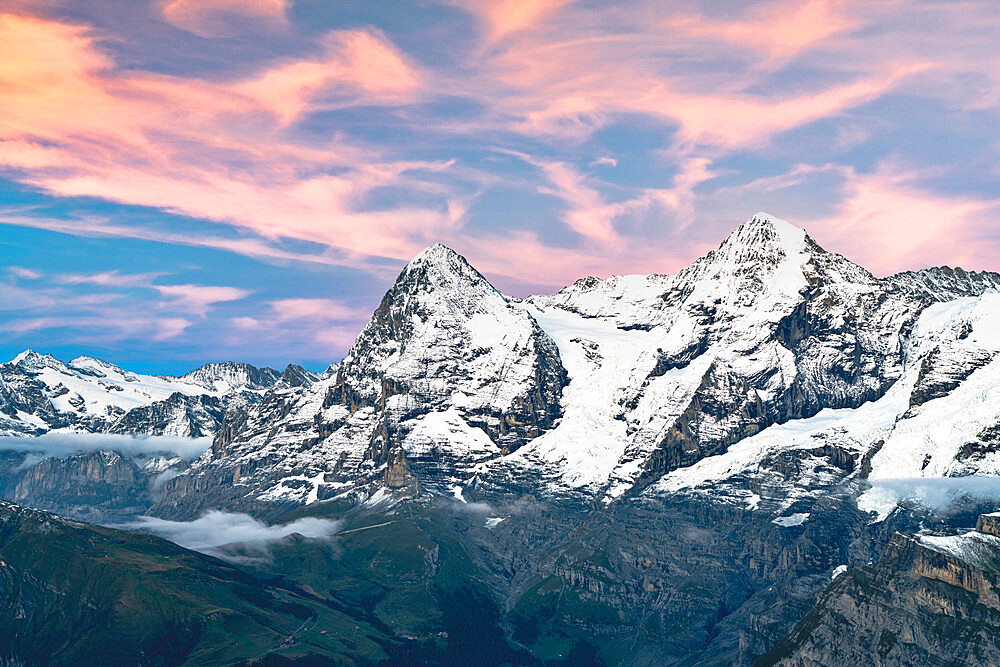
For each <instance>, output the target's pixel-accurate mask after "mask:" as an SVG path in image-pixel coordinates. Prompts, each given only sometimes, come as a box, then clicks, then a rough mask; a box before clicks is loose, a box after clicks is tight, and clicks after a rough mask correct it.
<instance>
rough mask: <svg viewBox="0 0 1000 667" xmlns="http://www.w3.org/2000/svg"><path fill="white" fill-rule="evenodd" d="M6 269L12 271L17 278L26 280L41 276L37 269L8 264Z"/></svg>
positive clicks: (36, 278)
mask: <svg viewBox="0 0 1000 667" xmlns="http://www.w3.org/2000/svg"><path fill="white" fill-rule="evenodd" d="M7 270H8V271H10V272H11V273H13V274H14V275H15V276H17V277H18V278H24V279H26V280H38V279H39V278H41V277H42V274H41V273H40V272H38V271H33V270H32V269H26V268H24V267H22V266H10V267H7Z"/></svg>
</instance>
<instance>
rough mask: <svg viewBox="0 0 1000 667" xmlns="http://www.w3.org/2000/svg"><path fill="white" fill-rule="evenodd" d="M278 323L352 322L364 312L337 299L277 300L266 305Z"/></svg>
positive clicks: (365, 312)
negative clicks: (306, 321) (303, 321)
mask: <svg viewBox="0 0 1000 667" xmlns="http://www.w3.org/2000/svg"><path fill="white" fill-rule="evenodd" d="M268 306H270V308H271V310H272V312H273V314H274V318H275V320H277V322H278V323H284V322H291V321H295V320H353V319H358V318H362V317H366V316H367V315H369V314H370V313H368V312H367V311H366V310H361V309H358V308H351V307H349V306H346V305H344V303H343V302H342V301H339V300H337V299H279V300H277V301H271V302H269V303H268Z"/></svg>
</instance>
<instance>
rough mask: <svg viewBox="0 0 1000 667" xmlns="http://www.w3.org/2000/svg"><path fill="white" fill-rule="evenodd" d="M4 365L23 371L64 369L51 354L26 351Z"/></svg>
mask: <svg viewBox="0 0 1000 667" xmlns="http://www.w3.org/2000/svg"><path fill="white" fill-rule="evenodd" d="M5 365H10V366H18V367H20V368H23V369H25V370H41V369H43V368H57V369H59V368H65V365H64V364H63V363H62V362H61V361H59V360H58V359H56V358H55V357H53V356H52V355H51V354H40V353H38V352H35V351H34V350H32V349H30V348H29V349H27V350H25V351H24V352H21V353H20V354H19V355H17V356H16V357H14V358H13V359H11V360H10V361H8V362H7V363H6V364H5Z"/></svg>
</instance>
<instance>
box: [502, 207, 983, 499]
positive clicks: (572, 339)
mask: <svg viewBox="0 0 1000 667" xmlns="http://www.w3.org/2000/svg"><path fill="white" fill-rule="evenodd" d="M914 285H917V286H918V287H913V286H914ZM963 287H964V288H965V289H966V290H968V289H970V288H969V286H968V285H967V284H966V285H963ZM983 288H984V287H981V288H980V289H983ZM944 290H945V288H944V287H942V286H941V285H940V283H937V288H936V291H930V290H928V289H925V288H924V283H923V282H921V281H919V280H917V279H916V278H912V279H909V280H901V279H878V278H875V277H874V276H872V275H871V274H870V273H868V272H867V271H865V270H864V269H862V268H861V267H858V266H856V265H854V264H852V263H851V262H849V261H848V260H846V259H845V258H843V257H841V256H840V255H836V254H834V253H829V252H826V251H825V250H823V249H822V248H820V247H819V246H818V245H817V244H816V243H815V242H814V241H813V240H812V239H811V238H810V237H809V236H808V235H806V234H805V232H803V231H802V230H801V229H798V228H795V227H793V226H792V225H790V224H788V223H787V222H784V221H781V220H778V219H776V218H773V217H771V216H769V215H767V214H764V213H760V214H757V215H755V216H754V217H753V218H751V219H750V220H749V221H748V222H746V223H745V224H744V225H742V226H741V227H740V228H739V229H737V230H736V231H735V232H734V233H733V234H732V235H731V236H730V237H729V238H727V239H726V240H725V241H724V242H723V243H722V245H721V246H720V247H719V248H718V249H717V250H714V251H712V252H710V253H709V254H708V255H706V256H705V257H703V258H702V259H700V260H698V261H697V262H695V263H694V264H693V265H692V266H690V267H688V268H687V269H684V270H682V271H680V272H679V273H677V274H676V275H652V276H614V277H611V278H608V279H607V280H597V279H593V278H587V279H584V280H581V281H577V283H575V284H574V285H572V286H570V287H568V288H566V289H564V290H562V291H561V292H559V293H558V294H556V295H553V296H548V297H532V298H530V299H528V300H527V301H526V302H525V304H524V307H525V308H526V309H527V310H528V311H529V312H531V313H532V314H533V315H534V316H535V318H536V319H537V320H538V321H539V323H540V324H541V325H542V326H543V328H545V329H546V331H548V332H549V333H550V334H551V335H552V336H553V338H554V339H555V340H556V342H557V343H558V345H559V347H560V352H561V354H562V358H563V359H564V363H565V364H566V367H567V369H568V371H569V373H570V377H571V382H570V385H569V387H567V389H566V392H565V394H564V409H565V412H566V418H565V419H564V420H563V421H562V423H561V424H560V426H559V428H557V429H555V430H554V431H552V432H550V433H548V434H546V435H545V436H544V437H541V438H538V439H537V440H536V441H534V442H533V443H532V445H531V446H530V447H527V448H525V449H523V450H521V451H520V452H518V453H517V454H516V455H513V456H511V457H508V458H506V459H504V460H502V461H497V462H494V463H491V464H490V465H489V471H488V472H487V471H484V474H487V476H488V475H489V473H495V474H497V475H499V476H503V475H505V474H506V475H510V474H512V471H514V474H515V475H516V471H518V470H523V471H530V470H542V471H543V474H542V477H543V478H546V479H547V480H548V483H549V487H550V488H552V489H559V488H564V487H571V488H579V489H586V490H589V491H591V492H594V491H598V492H603V493H604V494H606V497H607V498H614V497H618V496H620V495H622V494H623V493H626V492H629V491H636V490H639V489H641V488H642V487H644V486H645V485H646V484H648V483H650V482H652V481H654V480H655V479H657V478H659V477H660V476H661V475H663V474H664V473H669V472H670V471H672V470H676V469H679V468H685V467H687V466H690V465H691V464H694V463H696V462H698V461H699V460H701V459H703V458H705V457H707V456H712V455H714V454H718V453H720V452H722V451H725V450H726V449H727V448H728V447H730V446H731V445H733V444H734V443H737V442H740V441H741V440H744V439H746V438H748V437H751V436H754V435H755V434H757V433H758V432H760V431H761V430H762V429H766V428H768V427H769V426H772V425H774V424H782V423H786V422H789V421H790V420H799V419H804V418H809V417H812V416H813V415H816V414H817V413H819V412H820V411H821V410H824V409H829V408H856V407H858V406H861V405H862V404H864V403H865V402H867V401H871V400H874V399H878V398H880V397H882V396H883V395H884V394H885V392H886V391H887V390H888V388H889V387H890V386H891V385H892V384H893V383H894V382H896V380H897V379H898V378H899V377H900V376H901V374H902V370H903V361H904V359H903V356H904V355H903V348H904V344H905V341H906V339H907V335H908V331H909V329H910V328H911V327H912V325H913V323H914V321H915V319H916V317H917V315H918V314H919V313H920V311H921V310H922V309H923V308H924V307H925V306H926V305H927V304H928V303H930V302H931V301H932V300H934V299H936V298H939V297H940V295H941V294H943V293H944ZM962 293H964V292H962ZM581 441H582V442H586V443H587V444H586V445H584V446H581V445H580V443H581Z"/></svg>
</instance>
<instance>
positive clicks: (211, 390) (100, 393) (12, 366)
mask: <svg viewBox="0 0 1000 667" xmlns="http://www.w3.org/2000/svg"><path fill="white" fill-rule="evenodd" d="M296 369H297V370H296ZM297 371H301V373H303V374H304V375H301V374H300V373H298V372H297ZM286 374H289V377H295V378H297V380H296V381H297V383H298V384H303V383H311V382H313V381H315V379H316V377H318V376H316V375H315V374H312V373H309V372H308V371H304V369H301V368H299V367H297V366H294V367H293V366H290V367H289V369H287V370H286ZM283 377H284V376H283V375H282V374H279V373H278V372H277V371H274V370H272V369H268V368H265V369H257V368H254V367H253V366H249V365H247V364H233V363H232V362H227V363H223V364H208V365H206V366H203V367H201V368H199V369H197V370H195V371H192V372H191V373H188V374H187V375H184V376H181V377H170V376H152V375H142V374H139V373H132V372H129V371H126V370H123V369H121V368H119V367H118V366H115V365H114V364H110V363H108V362H106V361H102V360H101V359H95V358H93V357H86V356H82V357H77V358H76V359H73V360H72V361H69V362H67V363H63V362H61V361H59V360H57V359H55V358H54V357H52V356H51V355H48V354H44V355H43V354H39V353H37V352H34V351H32V350H26V351H25V352H22V353H21V354H19V355H17V357H15V358H14V359H12V360H11V361H9V362H7V363H5V364H0V435H26V436H31V435H40V434H42V433H45V432H47V431H51V430H57V429H67V430H73V431H89V432H94V433H131V434H142V435H175V436H190V437H200V436H203V435H212V434H214V433H215V431H216V429H217V427H218V422H219V419H220V418H221V416H222V411H223V406H222V403H223V402H225V401H224V399H227V397H240V399H239V400H246V398H247V396H248V395H251V394H255V393H257V394H259V393H262V392H263V391H264V390H266V389H269V388H270V387H271V386H273V385H275V384H276V383H278V382H280V381H281V380H282V378H283Z"/></svg>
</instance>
